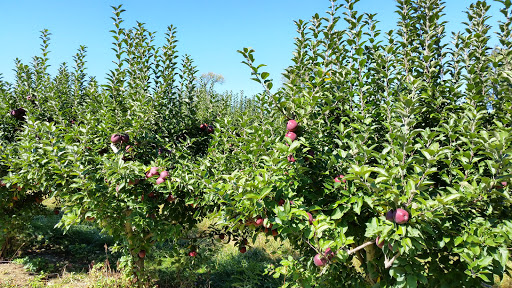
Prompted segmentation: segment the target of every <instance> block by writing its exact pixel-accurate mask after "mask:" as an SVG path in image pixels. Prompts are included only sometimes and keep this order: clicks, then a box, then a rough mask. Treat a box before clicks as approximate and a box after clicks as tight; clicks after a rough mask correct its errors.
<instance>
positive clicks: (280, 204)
mask: <svg viewBox="0 0 512 288" xmlns="http://www.w3.org/2000/svg"><path fill="white" fill-rule="evenodd" d="M284 202H285V201H284V199H281V200H279V202H277V205H279V206H283V205H284Z"/></svg>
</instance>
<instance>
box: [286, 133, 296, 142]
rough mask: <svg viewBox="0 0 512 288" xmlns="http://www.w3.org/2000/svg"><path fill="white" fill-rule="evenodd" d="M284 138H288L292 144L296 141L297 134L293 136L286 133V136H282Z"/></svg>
mask: <svg viewBox="0 0 512 288" xmlns="http://www.w3.org/2000/svg"><path fill="white" fill-rule="evenodd" d="M284 137H288V138H290V140H292V142H293V141H295V140H297V134H295V133H293V132H288V133H286V135H284Z"/></svg>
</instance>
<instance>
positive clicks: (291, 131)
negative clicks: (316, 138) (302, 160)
mask: <svg viewBox="0 0 512 288" xmlns="http://www.w3.org/2000/svg"><path fill="white" fill-rule="evenodd" d="M298 128H299V125H298V124H297V121H295V120H293V119H291V120H288V123H286V130H287V131H288V132H286V135H284V137H287V138H290V140H292V142H293V141H295V140H297V134H296V133H295V132H297V129H298ZM288 162H295V158H294V157H293V155H292V154H290V155H288Z"/></svg>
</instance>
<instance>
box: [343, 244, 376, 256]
mask: <svg viewBox="0 0 512 288" xmlns="http://www.w3.org/2000/svg"><path fill="white" fill-rule="evenodd" d="M372 244H375V241H368V242H366V243H364V244H362V245H360V246H358V247H356V248H354V249H350V250H348V251H347V253H348V255H351V254H354V253H355V252H357V251H359V250H361V249H364V248H365V247H366V246H370V245H372Z"/></svg>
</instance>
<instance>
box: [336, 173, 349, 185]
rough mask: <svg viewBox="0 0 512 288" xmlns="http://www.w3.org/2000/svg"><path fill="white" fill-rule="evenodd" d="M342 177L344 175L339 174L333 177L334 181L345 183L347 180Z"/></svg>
mask: <svg viewBox="0 0 512 288" xmlns="http://www.w3.org/2000/svg"><path fill="white" fill-rule="evenodd" d="M343 178H345V175H339V176H338V177H336V178H334V182H338V183H341V182H343V183H346V182H347V180H346V179H343Z"/></svg>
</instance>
